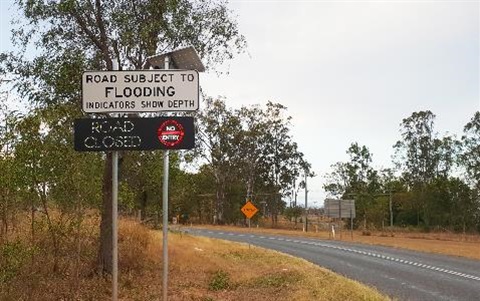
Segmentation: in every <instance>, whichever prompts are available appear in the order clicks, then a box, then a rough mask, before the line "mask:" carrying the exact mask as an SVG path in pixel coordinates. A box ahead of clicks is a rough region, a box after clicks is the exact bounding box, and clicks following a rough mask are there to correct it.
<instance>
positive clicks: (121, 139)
mask: <svg viewBox="0 0 480 301" xmlns="http://www.w3.org/2000/svg"><path fill="white" fill-rule="evenodd" d="M74 134H75V135H74V136H75V139H74V140H75V141H74V142H75V150H76V151H80V152H88V151H92V152H95V151H116V150H155V149H192V148H194V147H195V128H194V123H193V117H157V118H97V119H91V118H84V119H77V120H75V133H74Z"/></svg>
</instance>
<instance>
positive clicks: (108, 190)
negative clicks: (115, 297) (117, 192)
mask: <svg viewBox="0 0 480 301" xmlns="http://www.w3.org/2000/svg"><path fill="white" fill-rule="evenodd" d="M102 196H103V197H102V216H101V222H100V248H99V250H98V257H97V272H98V273H99V274H111V273H112V251H113V242H112V153H107V157H106V158H105V168H104V170H103V186H102Z"/></svg>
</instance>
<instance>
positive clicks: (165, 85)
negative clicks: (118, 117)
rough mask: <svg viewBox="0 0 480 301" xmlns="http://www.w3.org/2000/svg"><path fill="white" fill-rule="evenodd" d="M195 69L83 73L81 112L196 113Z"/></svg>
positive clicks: (197, 97) (196, 85) (196, 80)
mask: <svg viewBox="0 0 480 301" xmlns="http://www.w3.org/2000/svg"><path fill="white" fill-rule="evenodd" d="M199 94H200V92H199V79H198V72H197V71H196V70H135V71H86V72H84V73H83V76H82V109H83V111H84V112H85V113H127V112H164V111H196V110H198V108H199Z"/></svg>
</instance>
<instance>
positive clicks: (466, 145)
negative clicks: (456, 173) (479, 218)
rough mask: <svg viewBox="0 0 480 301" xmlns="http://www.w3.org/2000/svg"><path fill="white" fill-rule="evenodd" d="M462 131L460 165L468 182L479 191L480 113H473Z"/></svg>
mask: <svg viewBox="0 0 480 301" xmlns="http://www.w3.org/2000/svg"><path fill="white" fill-rule="evenodd" d="M463 131H464V135H463V136H462V146H463V152H462V154H461V156H460V164H461V165H462V166H463V167H464V168H465V171H466V174H467V178H468V181H469V182H470V183H471V184H472V186H473V187H475V189H476V190H477V191H480V111H477V112H475V114H474V116H473V117H472V118H471V119H470V121H469V122H468V123H467V124H466V125H465V127H464V130H463Z"/></svg>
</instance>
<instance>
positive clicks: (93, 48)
mask: <svg viewBox="0 0 480 301" xmlns="http://www.w3.org/2000/svg"><path fill="white" fill-rule="evenodd" d="M15 3H16V6H15V7H14V9H12V11H16V12H18V14H16V15H17V20H15V23H14V27H15V29H14V30H13V31H12V41H13V45H14V46H15V49H16V50H15V51H12V52H8V53H1V54H0V256H1V260H2V261H1V267H2V269H1V273H2V274H1V276H0V283H1V285H2V292H1V293H2V294H4V295H3V296H5V298H7V300H18V299H22V298H27V299H29V298H30V299H32V298H33V296H36V294H38V296H50V295H49V294H53V295H54V296H55V298H56V299H55V300H59V299H69V298H73V299H75V298H76V296H77V295H78V294H87V295H82V298H80V299H83V298H84V299H87V300H88V299H91V300H97V299H96V298H97V297H99V296H104V295H105V294H108V292H106V291H105V290H106V287H109V286H108V285H107V284H106V283H107V282H108V276H109V275H110V274H111V269H112V266H111V250H112V248H111V244H112V240H111V230H112V229H111V214H110V213H111V209H112V208H111V191H112V187H111V186H112V181H111V178H112V175H111V172H112V169H111V165H112V160H111V159H112V156H111V153H110V152H107V153H77V152H75V151H74V149H73V140H74V133H73V130H72V129H73V122H74V120H75V119H76V118H83V117H86V116H84V114H83V113H82V112H81V109H80V108H81V101H82V100H81V76H82V73H83V71H85V70H113V69H114V65H118V66H117V67H118V69H119V70H131V69H137V70H138V69H142V68H143V63H144V62H145V59H146V57H148V56H152V55H155V54H156V53H157V51H161V52H168V51H171V50H174V49H177V48H182V47H186V46H190V45H192V46H194V47H195V48H196V49H197V51H198V53H199V55H200V57H201V58H202V61H203V62H204V64H205V65H206V66H207V68H210V70H214V69H215V67H216V66H219V65H221V64H222V63H224V62H226V61H228V60H229V59H231V58H232V57H234V56H235V55H236V54H238V53H241V52H243V51H244V50H245V47H246V40H245V37H244V36H243V35H242V34H241V33H240V32H239V30H238V26H237V23H236V20H235V18H234V13H233V12H231V11H229V9H228V8H227V6H226V4H225V2H224V1H215V0H211V1H191V0H175V1H157V0H155V1H154V0H151V1H150V0H142V1H130V0H128V1H126V0H125V1H120V0H115V1H47V2H45V1H21V0H17V1H15ZM219 20H221V21H219ZM198 24H201V26H198ZM33 49H35V51H31V50H33ZM200 107H201V108H202V109H201V111H199V112H196V113H195V114H193V115H195V116H194V117H195V118H196V124H197V127H198V135H197V136H196V145H197V147H196V149H195V150H193V151H189V152H180V151H178V152H172V154H171V156H170V183H171V185H170V187H169V189H170V193H169V195H170V199H169V204H170V206H169V212H168V215H169V216H170V217H175V218H176V219H177V220H178V221H179V222H180V223H188V224H189V223H196V224H216V225H219V224H221V225H224V224H229V225H233V224H237V225H244V224H245V219H244V217H243V215H242V213H241V212H240V208H241V207H242V206H243V204H244V203H245V200H246V199H251V200H252V202H253V203H254V204H255V205H256V206H257V207H258V208H259V209H260V212H259V213H258V214H257V215H256V216H255V217H254V218H253V223H254V224H256V223H258V222H259V221H260V220H263V221H267V222H266V223H265V225H267V224H268V226H271V227H280V226H281V223H282V218H283V217H282V216H287V217H288V219H289V220H293V221H294V222H296V221H297V220H298V217H299V216H300V215H302V214H303V213H304V212H303V210H302V209H301V208H300V207H299V206H297V203H296V197H295V196H296V195H297V193H298V192H299V190H301V189H305V183H304V182H303V181H302V180H301V179H304V177H305V176H306V177H307V178H308V177H313V176H315V174H314V173H313V168H312V166H311V165H310V163H309V162H308V161H307V160H306V158H305V156H304V154H303V153H302V152H301V150H300V147H299V145H298V144H297V142H296V141H295V139H294V137H293V135H292V125H293V124H294V122H295V120H292V119H291V117H290V116H289V114H288V108H286V107H285V106H283V105H282V104H280V103H276V102H267V103H266V104H265V105H264V106H260V105H252V106H243V107H240V108H231V107H229V105H228V100H225V99H222V98H215V97H210V96H208V95H204V96H203V103H202V105H201V106H200ZM90 117H95V118H105V117H106V116H105V115H101V114H97V115H95V116H90ZM434 120H435V115H434V114H433V113H432V112H430V111H428V110H427V111H419V112H413V113H412V114H411V116H408V117H406V118H405V119H404V120H402V121H401V125H400V137H401V138H400V140H399V141H398V142H397V143H396V144H395V146H394V148H395V150H396V153H397V155H396V157H395V168H394V169H388V170H387V169H380V170H377V169H375V168H373V167H372V154H371V153H370V151H369V150H368V147H367V146H362V145H360V144H358V143H356V142H353V143H352V145H351V146H350V147H349V149H348V150H347V154H348V155H349V161H347V162H338V163H335V164H334V165H332V170H331V171H330V173H329V174H328V175H327V184H326V185H325V187H324V188H325V190H326V191H327V192H328V193H329V194H330V195H332V197H336V198H345V199H351V198H353V199H355V201H356V205H357V218H356V219H355V220H354V227H355V228H356V229H359V230H360V231H362V233H365V234H367V233H372V232H373V231H376V230H377V231H378V230H379V229H383V228H384V226H388V225H389V222H390V212H389V207H388V204H389V200H390V199H391V200H392V204H393V205H392V207H393V208H392V212H393V225H394V226H397V227H402V228H405V229H409V228H410V229H412V231H415V232H416V231H426V232H428V231H450V232H453V233H462V235H463V237H466V235H467V234H469V233H472V234H474V233H478V231H479V230H480V206H479V192H480V112H472V118H471V120H470V121H469V122H468V123H467V124H466V125H465V127H464V132H463V135H462V137H454V136H452V135H443V136H442V135H440V134H439V133H437V132H436V131H435V129H434ZM392 122H399V121H392ZM393 142H394V141H392V142H385V143H393ZM162 156H163V154H162V153H161V152H146V151H145V152H121V154H120V163H119V174H120V186H119V211H120V213H121V215H123V216H129V217H134V216H135V217H138V219H139V220H141V221H142V223H143V224H146V225H149V226H152V227H153V228H158V227H159V225H160V223H159V221H160V220H161V216H162V214H163V212H162V208H161V205H160V204H162V197H161V185H160V183H161V181H162V170H163V166H162V164H163V163H162V161H163V160H162ZM287 203H289V206H287ZM97 212H99V214H97ZM282 214H283V215H282ZM123 227H124V228H123V229H120V235H121V236H120V238H121V242H120V243H121V246H123V248H124V250H120V253H121V254H123V255H121V256H122V257H121V258H123V259H121V260H123V261H124V262H123V263H122V262H120V266H121V267H122V269H123V270H122V275H123V276H122V277H124V278H123V279H122V280H121V281H122V282H123V284H122V287H123V289H124V291H123V293H122V294H124V295H123V296H122V297H123V298H126V299H128V298H136V297H135V296H136V295H138V294H139V295H140V297H139V298H138V300H148V297H147V296H143V295H141V291H142V290H141V289H139V287H140V285H143V284H142V282H141V281H137V277H138V278H140V279H143V278H142V277H144V276H145V275H147V276H148V277H151V278H152V279H154V278H155V277H157V274H159V273H158V270H153V268H152V267H151V266H150V265H149V264H148V262H149V260H154V261H155V260H157V259H155V258H156V257H155V256H153V254H146V253H145V250H147V249H148V248H147V246H148V245H149V246H152V245H155V243H154V242H151V241H150V240H151V237H150V234H148V235H147V234H145V233H147V232H148V231H146V230H139V229H140V228H137V227H133V226H132V227H129V226H126V224H125V223H124V226H123ZM129 231H133V232H135V231H138V233H136V234H135V233H130V232H129ZM129 233H130V234H129ZM173 237H176V238H175V240H177V243H181V242H182V239H183V241H188V239H193V238H188V239H187V238H186V237H183V238H182V237H181V236H180V237H181V238H182V239H178V236H173ZM195 241H196V240H195ZM192 243H193V242H192ZM196 243H197V242H196ZM202 246H203V247H202ZM198 248H200V249H208V248H209V247H208V246H206V245H201V244H200V245H199V247H198ZM187 249H188V248H187ZM173 250H175V249H173ZM181 250H182V249H181V248H179V250H178V253H181V252H182V251H181ZM192 252H195V251H192ZM232 252H236V251H232ZM255 252H260V253H261V252H262V251H260V250H255ZM260 253H258V254H260ZM155 254H156V253H155ZM193 254H197V253H189V256H190V255H193ZM201 254H207V253H201ZM208 254H214V253H208ZM242 254H243V253H242ZM269 254H270V253H269ZM197 255H198V254H197ZM197 255H195V256H193V259H192V260H194V259H195V258H202V257H201V256H206V255H198V256H197ZM129 256H130V257H129ZM199 256H200V257H199ZM241 256H244V255H241ZM245 256H246V255H245ZM137 257H138V260H134V259H133V258H137ZM227 257H228V256H227ZM129 258H130V259H129ZM142 258H143V259H142ZM282 258H283V257H282ZM247 259H248V260H250V259H249V258H248V256H247ZM205 260H207V259H205ZM209 260H210V259H209ZM232 260H233V259H232ZM252 260H253V261H252V262H251V264H252V265H257V266H260V267H262V265H261V261H255V260H256V259H252ZM279 260H280V259H279ZM212 261H213V259H212ZM265 261H266V262H269V261H268V260H266V259H265ZM207 262H208V260H207ZM218 262H222V261H221V260H219V261H218ZM291 262H297V263H299V261H291ZM184 263H185V265H184ZM188 264H189V261H188V260H185V261H184V262H182V264H181V265H179V266H178V269H180V270H181V269H187V270H188V271H189V272H192V271H196V270H195V268H191V269H190V267H189V266H188ZM192 264H195V262H193V263H192ZM222 264H225V266H217V267H216V269H214V270H210V269H208V270H206V272H205V275H203V274H201V273H200V276H201V277H203V278H201V279H202V280H201V282H200V284H195V285H198V287H199V289H198V291H197V292H198V296H194V297H195V298H197V297H198V298H200V295H201V294H203V295H202V298H203V297H205V300H208V298H212V299H219V300H226V299H228V298H230V295H228V294H232V296H234V297H231V298H232V300H238V299H239V298H243V297H240V296H243V294H245V295H248V294H249V291H250V288H251V287H250V286H249V285H251V286H252V287H254V288H257V287H262V286H263V287H267V288H271V287H272V286H273V287H275V286H276V285H277V286H278V288H275V289H271V290H268V289H267V290H266V291H268V292H270V293H272V294H273V296H274V297H273V298H275V299H280V300H281V299H282V298H283V296H290V297H292V298H294V296H293V295H291V294H289V293H290V291H291V290H290V288H291V287H290V286H293V287H294V288H296V286H295V285H300V283H304V282H305V283H309V284H310V285H313V284H312V283H311V282H309V281H313V280H311V279H310V278H308V280H306V278H304V277H305V276H302V275H304V274H301V273H300V272H298V271H297V272H298V273H299V274H295V273H293V275H294V277H293V278H288V277H287V278H285V277H286V276H285V277H284V276H282V275H283V274H282V273H279V274H278V275H276V276H274V275H271V274H268V273H267V274H266V273H261V272H260V270H255V271H256V272H257V273H256V275H259V277H260V278H258V279H256V278H249V277H250V276H248V277H247V276H245V278H239V280H238V279H237V276H236V275H237V272H238V271H237V270H234V269H233V267H232V269H229V268H228V267H229V263H228V262H226V261H225V262H223V263H222ZM174 266H175V265H174ZM195 267H196V266H195ZM199 269H200V268H199ZM265 269H266V270H268V268H267V267H266V266H265ZM290 269H294V268H293V267H290ZM172 274H174V273H172ZM193 274H194V275H195V273H193ZM180 275H183V274H182V273H180ZM202 275H203V276H202ZM295 275H296V276H295ZM195 276H197V275H195ZM104 277H105V278H104ZM125 277H126V278H125ZM148 277H147V278H148ZM185 277H187V278H188V277H191V276H188V275H187V276H185ZM252 277H253V276H252ZM262 277H263V278H262ZM276 277H277V278H276ZM329 277H334V276H329ZM147 278H145V279H144V280H146V279H147ZM334 278H335V277H334ZM155 279H156V278H155ZM335 279H338V278H335ZM158 282H159V281H158ZM146 283H147V284H148V283H151V282H149V281H147V280H146ZM155 283H157V281H156V282H155ZM174 283H175V282H174ZM178 283H181V281H180V280H179V281H178ZM252 283H253V284H252ZM286 283H288V286H289V289H286V288H284V286H283V285H284V284H285V287H286V286H287V285H286ZM346 283H347V282H344V281H341V283H340V282H339V285H346ZM191 284H192V285H191V286H189V284H188V283H187V284H184V285H185V286H184V287H183V288H182V289H183V290H182V289H180V288H179V292H184V291H195V289H194V288H196V287H197V286H195V285H194V284H193V282H192V283H191ZM152 285H153V284H152ZM302 285H303V284H302ZM319 286H320V287H323V286H325V287H326V289H328V288H329V287H334V285H328V286H327V285H323V284H322V285H319ZM129 287H131V289H130V290H129ZM187 287H188V289H187ZM192 287H193V288H192ZM137 289H138V292H137V291H136V290H137ZM252 290H254V291H255V289H252ZM148 291H149V292H150V291H152V290H148ZM153 291H156V290H153ZM225 291H226V292H227V293H225ZM292 291H295V289H293V290H292ZM358 291H359V292H360V294H362V295H361V296H363V293H362V290H358ZM127 292H131V293H132V294H128V293H127ZM224 293H225V296H224V295H222V294H224ZM89 294H92V297H90V295H89ZM152 294H155V293H152ZM179 294H180V293H179ZM304 294H305V295H304V296H311V295H308V294H313V292H312V291H306V292H304ZM319 294H321V292H319ZM173 296H176V295H173ZM182 296H183V295H182ZM208 296H211V297H208ZM299 296H302V295H301V294H299ZM328 296H330V295H328ZM328 296H327V297H325V299H327V300H328V299H329V298H330V297H328ZM359 296H360V295H359ZM142 297H145V298H146V299H145V298H142ZM183 297H185V296H183ZM183 297H182V298H183ZM8 298H9V299H8ZM45 298H47V297H45ZM179 298H180V297H179ZM185 298H187V297H185ZM192 298H193V297H192ZM366 298H367V299H368V298H369V297H366ZM307 299H308V298H307ZM132 300H135V299H132Z"/></svg>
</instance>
